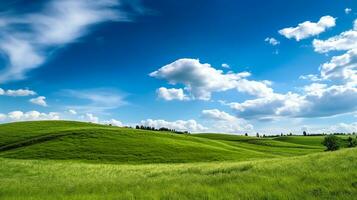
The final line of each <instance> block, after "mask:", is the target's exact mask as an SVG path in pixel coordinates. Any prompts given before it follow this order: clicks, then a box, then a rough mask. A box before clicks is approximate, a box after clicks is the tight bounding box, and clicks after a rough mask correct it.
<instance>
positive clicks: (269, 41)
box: [264, 37, 280, 46]
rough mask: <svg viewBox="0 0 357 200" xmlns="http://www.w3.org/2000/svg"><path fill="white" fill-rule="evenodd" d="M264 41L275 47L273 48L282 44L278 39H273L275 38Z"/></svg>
mask: <svg viewBox="0 0 357 200" xmlns="http://www.w3.org/2000/svg"><path fill="white" fill-rule="evenodd" d="M264 41H265V42H267V43H269V44H271V45H273V46H276V45H278V44H280V42H279V41H278V40H277V39H275V38H273V37H267V38H265V40H264Z"/></svg>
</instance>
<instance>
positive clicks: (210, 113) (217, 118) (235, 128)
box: [202, 109, 253, 133]
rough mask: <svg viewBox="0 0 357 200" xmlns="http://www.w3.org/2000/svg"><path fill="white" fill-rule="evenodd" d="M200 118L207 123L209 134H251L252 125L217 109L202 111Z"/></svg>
mask: <svg viewBox="0 0 357 200" xmlns="http://www.w3.org/2000/svg"><path fill="white" fill-rule="evenodd" d="M202 117H203V118H204V119H206V120H208V121H209V124H210V125H211V126H210V127H209V128H208V130H209V131H210V132H225V133H242V132H251V131H252V130H253V125H251V124H249V123H247V122H246V121H245V120H243V119H239V118H237V117H235V116H233V115H230V114H228V113H226V112H224V111H220V110H218V109H211V110H203V111H202Z"/></svg>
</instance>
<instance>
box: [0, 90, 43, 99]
mask: <svg viewBox="0 0 357 200" xmlns="http://www.w3.org/2000/svg"><path fill="white" fill-rule="evenodd" d="M1 95H4V96H12V97H24V96H33V95H36V92H34V91H32V90H29V89H18V90H4V89H2V88H0V96H1Z"/></svg>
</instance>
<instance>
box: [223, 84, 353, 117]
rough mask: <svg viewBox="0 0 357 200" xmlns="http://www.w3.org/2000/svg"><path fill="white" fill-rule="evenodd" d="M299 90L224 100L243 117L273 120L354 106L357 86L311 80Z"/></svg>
mask: <svg viewBox="0 0 357 200" xmlns="http://www.w3.org/2000/svg"><path fill="white" fill-rule="evenodd" d="M304 90H305V91H304V93H303V94H297V93H291V92H289V93H287V94H278V93H275V94H273V95H270V96H268V97H263V98H257V99H253V100H247V101H244V102H242V103H236V102H233V103H228V104H226V105H229V106H230V107H231V108H232V109H234V110H235V111H236V113H237V115H238V116H240V117H243V118H247V119H257V120H273V119H277V118H279V117H298V118H310V117H328V116H334V115H338V114H343V113H350V112H354V111H355V110H356V109H357V104H356V103H355V102H357V88H355V87H350V86H347V85H332V86H327V85H325V84H317V83H313V84H311V85H308V86H305V88H304Z"/></svg>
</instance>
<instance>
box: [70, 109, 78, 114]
mask: <svg viewBox="0 0 357 200" xmlns="http://www.w3.org/2000/svg"><path fill="white" fill-rule="evenodd" d="M68 112H69V113H70V114H71V115H76V114H77V111H75V110H73V109H69V110H68Z"/></svg>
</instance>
